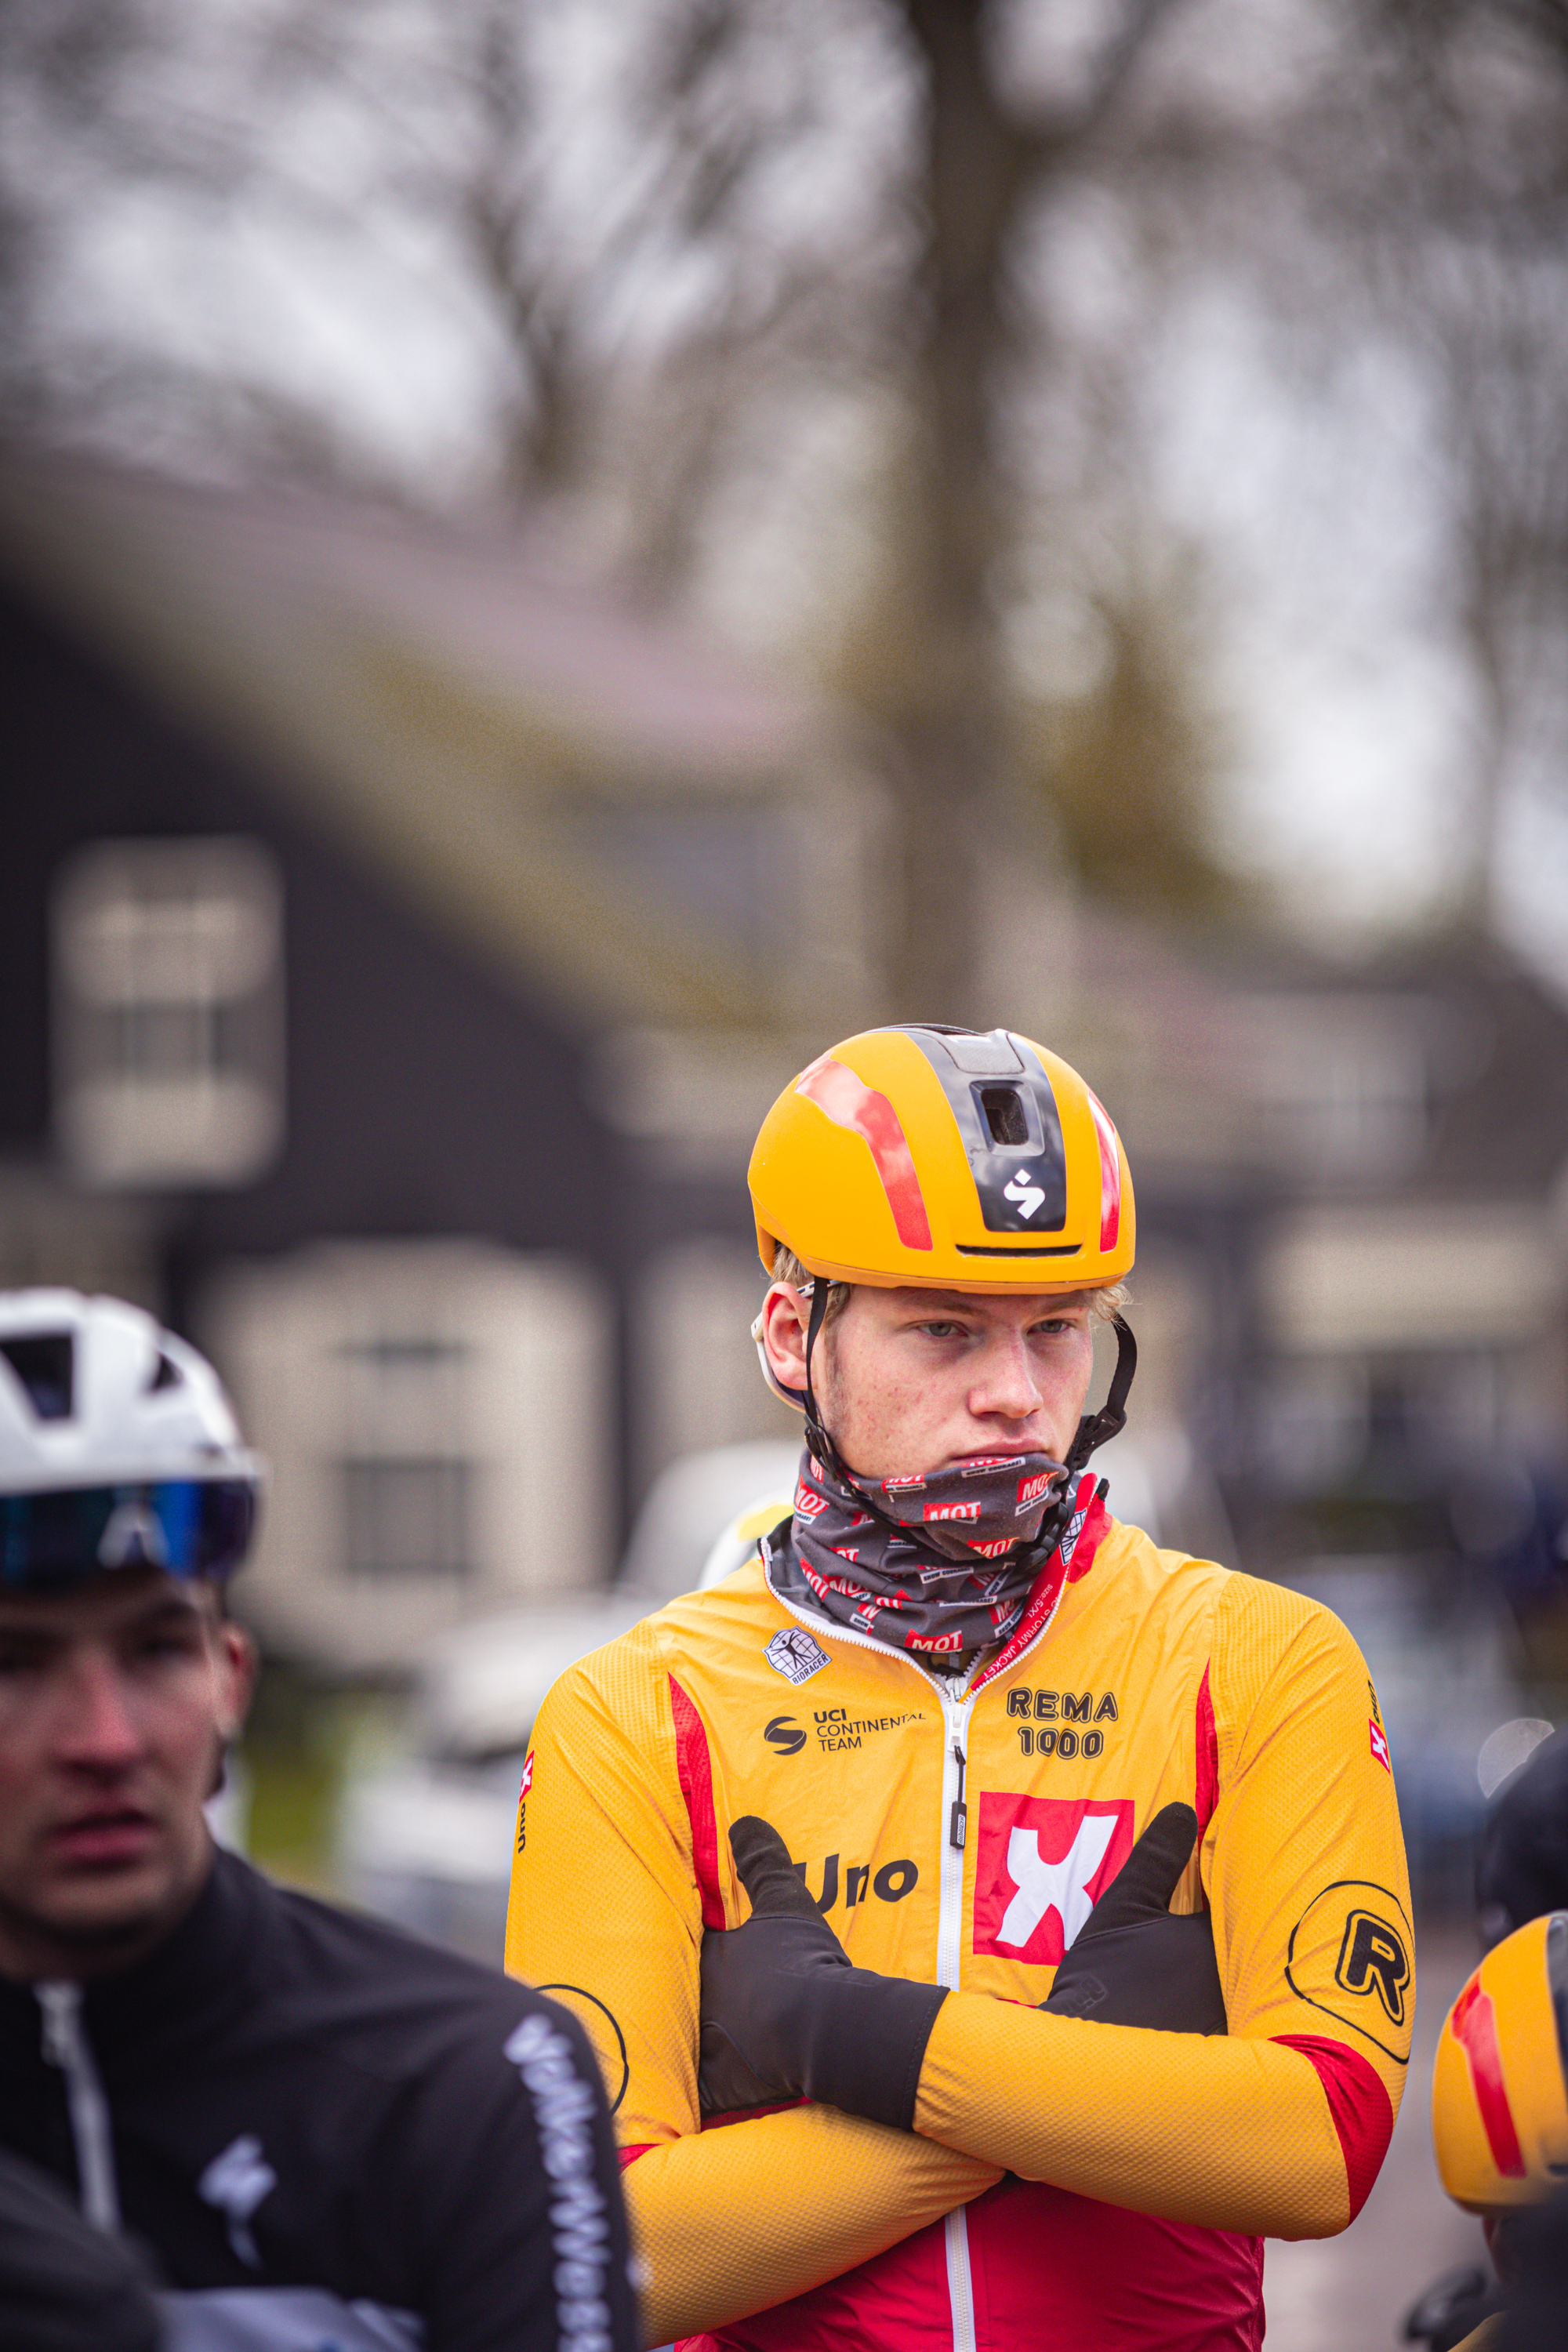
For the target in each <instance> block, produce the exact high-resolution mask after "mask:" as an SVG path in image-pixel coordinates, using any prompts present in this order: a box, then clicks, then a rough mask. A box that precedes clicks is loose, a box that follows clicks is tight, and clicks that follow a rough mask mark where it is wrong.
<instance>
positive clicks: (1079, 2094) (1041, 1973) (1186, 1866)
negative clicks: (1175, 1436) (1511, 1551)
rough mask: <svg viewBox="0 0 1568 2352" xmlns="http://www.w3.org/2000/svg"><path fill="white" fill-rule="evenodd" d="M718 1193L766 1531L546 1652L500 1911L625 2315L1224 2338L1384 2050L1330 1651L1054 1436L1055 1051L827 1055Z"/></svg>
mask: <svg viewBox="0 0 1568 2352" xmlns="http://www.w3.org/2000/svg"><path fill="white" fill-rule="evenodd" d="M751 1182H752V1198H753V1203H754V1206H755V1211H756V1219H757V1229H758V1241H759V1246H760V1249H761V1253H762V1257H763V1265H764V1268H765V1269H766V1271H767V1273H768V1275H769V1276H770V1278H771V1286H770V1288H769V1290H768V1292H767V1295H766V1297H765V1299H764V1302H763V1312H762V1314H761V1316H760V1317H759V1318H758V1325H757V1336H758V1341H759V1347H760V1349H761V1351H762V1355H763V1365H764V1369H765V1370H766V1373H767V1376H768V1378H769V1380H770V1381H772V1383H773V1385H774V1387H775V1388H777V1389H778V1390H779V1391H780V1392H781V1393H783V1394H784V1395H785V1396H787V1397H788V1398H789V1399H790V1400H791V1401H792V1402H795V1403H797V1404H799V1405H800V1407H801V1408H802V1410H803V1412H805V1418H806V1435H807V1445H806V1450H805V1454H804V1455H803V1459H802V1466H801V1475H800V1482H799V1486H798V1488H797V1491H796V1494H795V1503H794V1510H793V1515H791V1514H786V1515H784V1517H782V1518H781V1520H780V1523H779V1524H778V1525H776V1526H774V1527H773V1528H772V1529H771V1530H770V1531H769V1532H768V1533H767V1534H766V1535H765V1536H764V1537H763V1541H762V1544H761V1546H760V1548H759V1550H758V1551H757V1553H756V1554H755V1555H754V1556H753V1557H752V1559H750V1561H749V1562H748V1563H747V1564H746V1565H745V1566H743V1567H742V1568H741V1569H740V1570H738V1571H737V1572H736V1573H735V1574H733V1575H732V1576H731V1577H729V1578H728V1579H727V1580H725V1581H724V1582H723V1583H721V1585H719V1586H718V1587H717V1588H716V1589H715V1590H713V1591H706V1592H701V1593H697V1594H692V1595H689V1596H688V1597H687V1598H685V1599H682V1600H679V1601H675V1602H673V1603H671V1604H670V1606H669V1607H668V1608H666V1609H664V1610H662V1611H660V1612H658V1615H656V1616H654V1617H652V1618H650V1619H648V1620H647V1621H646V1622H644V1623H643V1624H641V1625H639V1626H637V1627H636V1628H635V1629H634V1630H633V1631H632V1632H631V1633H627V1634H626V1635H624V1636H623V1637H622V1638H621V1639H620V1640H618V1641H616V1642H615V1643H611V1644H610V1645H609V1646H608V1647H607V1648H606V1649H605V1650H602V1651H600V1652H598V1653H597V1654H595V1656H593V1657H591V1658H588V1659H586V1660H584V1662H583V1663H582V1664H580V1665H578V1666H577V1667H575V1668H574V1669H573V1670H572V1671H571V1672H570V1673H569V1674H567V1675H564V1676H563V1678H562V1680H561V1681H560V1682H559V1683H558V1684H557V1685H555V1688H554V1690H553V1691H552V1694H551V1696H550V1697H549V1699H548V1700H547V1701H546V1704H545V1706H544V1707H543V1708H542V1711H541V1714H540V1717H539V1721H538V1724H537V1726H536V1730H535V1738H534V1745H533V1748H532V1750H531V1754H530V1757H529V1759H528V1763H527V1765H526V1767H525V1769H524V1775H523V1794H522V1802H521V1808H520V1811H519V1816H518V1830H517V1850H516V1855H515V1862H514V1872H513V1883H512V1901H511V1907H510V1918H509V1923H508V1941H507V1957H508V1965H509V1966H510V1968H511V1969H514V1970H515V1971H516V1972H518V1973H519V1974H521V1975H523V1976H526V1977H528V1978H530V1979H532V1980H533V1981H534V1982H535V1983H538V1984H542V1985H546V1986H549V1987H550V1988H551V1989H552V1990H554V1991H555V1992H556V1994H557V1997H558V1998H561V1999H563V2000H567V2001H568V2002H569V2003H570V2004H571V2005H573V2006H574V2007H575V2009H576V2011H577V2012H578V2014H579V2015H580V2016H581V2017H582V2018H583V2020H584V2023H585V2024H586V2025H587V2027H588V2030H589V2032H590V2033H591V2034H592V2035H593V2037H594V2039H595V2045H596V2047H597V2050H598V2053H599V2056H600V2060H601V2063H602V2064H603V2066H604V2069H605V2074H606V2077H607V2080H608V2084H609V2088H610V2093H611V2096H612V2099H613V2100H615V2101H616V2121H617V2127H618V2130H619V2133H620V2137H621V2143H622V2153H623V2158H624V2160H625V2161H626V2165H627V2171H626V2189H627V2196H628V2202H629V2204H630V2207H631V2210H632V2216H633V2221H634V2227H635V2228H636V2230H637V2233H638V2236H639V2239H640V2242H641V2248H642V2252H643V2253H644V2255H645V2256H646V2258H647V2263H648V2266H649V2271H650V2274H651V2284H650V2286H649V2289H648V2294H647V2326H648V2330H649V2340H650V2341H654V2342H658V2341H661V2340H663V2339H664V2338H666V2337H668V2336H680V2337H682V2338H685V2339H687V2340H688V2341H689V2342H691V2343H693V2344H695V2345H698V2346H700V2347H704V2352H707V2347H731V2352H740V2347H750V2352H771V2347H780V2352H783V2347H789V2348H790V2352H804V2348H807V2347H809V2352H816V2347H821V2352H826V2348H827V2347H841V2346H844V2345H846V2344H855V2345H858V2346H865V2347H886V2352H928V2347H929V2352H938V2347H941V2352H948V2347H952V2352H969V2347H975V2352H1000V2347H1009V2352H1011V2347H1026V2346H1040V2347H1047V2346H1050V2347H1055V2346H1058V2345H1066V2344H1068V2343H1070V2344H1071V2345H1072V2346H1073V2347H1075V2352H1112V2347H1115V2348H1116V2352H1120V2347H1156V2346H1157V2347H1171V2352H1177V2347H1189V2352H1200V2347H1202V2352H1208V2347H1237V2352H1256V2347H1258V2345H1259V2344H1260V2342H1261V2338H1262V2326H1263V2309H1262V2258H1261V2257H1262V2250H1261V2239H1262V2237H1263V2236H1264V2235H1265V2234H1279V2235H1282V2236H1289V2237H1306V2236H1322V2235H1328V2234H1331V2232H1333V2231H1337V2230H1341V2229H1342V2228H1343V2227H1344V2226H1345V2224H1346V2222H1347V2221H1350V2220H1351V2219H1352V2216H1353V2215H1354V2213H1355V2212H1356V2211H1357V2210H1359V2208H1360V2206H1361V2204H1362V2202H1363V2200H1364V2199H1365V2197H1366V2194H1367V2192H1368V2190H1369V2189H1370V2188H1371V2186H1372V2183H1373V2179H1374V2178H1375V2177H1376V2173H1377V2170H1378V2168H1379V2165H1380V2164H1381V2162H1382V2159H1383V2157H1384V2152H1385V2150H1386V2147H1387V2144H1388V2138H1389V2135H1390V2132H1391V2130H1392V2128H1393V2122H1394V2113H1395V2110H1396V2108H1397V2105H1398V2102H1399V2098H1400V2095H1401V2091H1402V2088H1403V2084H1404V2075H1405V2063H1406V2060H1407V2057H1408V2049H1409V2032H1410V2020H1411V2012H1412V2009H1413V2005H1414V1995H1415V1983H1414V1973H1413V1970H1414V1959H1413V1953H1412V1946H1411V1933H1410V1923H1409V1893H1408V1885H1407V1881H1406V1875H1405V1857H1404V1850H1403V1845H1402V1842H1401V1838H1400V1832H1399V1822H1398V1815H1397V1810H1396V1805H1395V1801H1394V1782H1393V1778H1392V1773H1391V1769H1390V1759H1389V1754H1388V1746H1387V1742H1386V1739H1385V1738H1384V1731H1383V1725H1382V1721H1381V1718H1380V1716H1379V1713H1378V1707H1377V1701H1376V1697H1375V1695H1374V1694H1373V1689H1372V1686H1371V1685H1370V1683H1369V1681H1368V1679H1367V1675H1366V1670H1365V1667H1364V1665H1363V1661H1362V1659H1361V1657H1360V1655H1359V1654H1358V1653H1357V1650H1356V1648H1355V1644H1354V1643H1352V1640H1351V1639H1350V1637H1349V1635H1348V1634H1347V1633H1346V1632H1345V1631H1344V1629H1343V1627H1342V1625H1340V1624H1339V1622H1337V1621H1336V1620H1335V1619H1334V1618H1333V1617H1331V1615H1330V1614H1329V1613H1328V1612H1326V1611H1325V1610H1323V1609H1321V1608H1320V1607H1318V1606H1317V1605H1316V1604H1315V1603H1313V1602H1311V1601H1307V1600H1304V1599H1302V1598H1300V1596H1299V1595H1296V1594H1294V1593H1291V1592H1288V1591H1283V1590H1281V1589H1280V1588H1279V1587H1276V1586H1272V1585H1268V1584H1263V1583H1259V1582H1257V1581H1255V1580H1253V1579H1251V1578H1248V1577H1245V1576H1241V1575H1237V1574H1234V1573H1232V1572H1230V1571H1228V1570H1226V1569H1225V1568H1223V1567H1220V1566H1217V1565H1215V1563H1214V1562H1211V1561H1206V1560H1196V1559H1187V1558H1185V1557H1184V1556H1182V1555H1180V1554H1176V1553H1173V1552H1163V1551H1160V1550H1158V1549H1156V1548H1155V1546H1154V1545H1153V1544H1152V1542H1151V1541H1150V1539H1149V1538H1148V1537H1147V1536H1145V1535H1143V1534H1142V1533H1141V1532H1140V1531H1139V1530H1138V1529H1137V1528H1131V1527H1125V1526H1122V1525H1121V1524H1120V1523H1119V1522H1118V1521H1117V1520H1116V1519H1115V1517H1113V1516H1112V1510H1111V1498H1110V1497H1109V1496H1108V1495H1107V1492H1106V1489H1105V1486H1104V1484H1103V1482H1097V1480H1096V1478H1095V1475H1094V1474H1093V1472H1092V1471H1091V1470H1090V1469H1089V1466H1088V1465H1089V1456H1090V1454H1092V1451H1093V1449H1094V1447H1095V1445H1096V1444H1100V1443H1102V1442H1103V1440H1104V1439H1105V1438H1106V1437H1108V1436H1109V1435H1110V1434H1111V1433H1113V1432H1114V1430H1115V1429H1116V1428H1118V1427H1120V1425H1121V1416H1122V1408H1123V1406H1124V1403H1125V1397H1126V1391H1127V1385H1128V1382H1129V1381H1130V1380H1131V1371H1132V1366H1133V1362H1134V1360H1135V1354H1134V1349H1133V1347H1132V1340H1131V1332H1130V1331H1129V1330H1128V1329H1127V1327H1126V1325H1125V1323H1124V1322H1123V1321H1122V1319H1121V1314H1120V1311H1119V1310H1120V1307H1121V1304H1122V1303H1123V1300H1124V1293H1123V1292H1122V1291H1121V1287H1120V1286H1121V1282H1122V1278H1123V1277H1124V1276H1125V1275H1126V1274H1127V1272H1128V1270H1129V1269H1130V1267H1131V1263H1132V1255H1133V1202H1132V1191H1131V1179H1130V1176H1129V1173H1128V1170H1127V1164H1126V1159H1125V1155H1124V1154H1123V1152H1122V1150H1121V1143H1120V1140H1119V1139H1118V1137H1117V1134H1116V1130H1115V1129H1114V1127H1113V1126H1112V1124H1111V1122H1110V1118H1108V1117H1107V1116H1106V1113H1105V1111H1104V1110H1103V1108H1101V1106H1100V1103H1099V1102H1098V1101H1097V1100H1096V1098H1095V1097H1094V1096H1093V1094H1092V1093H1091V1092H1090V1090H1089V1087H1087V1086H1086V1085H1085V1084H1084V1082H1083V1080H1082V1079H1081V1078H1080V1077H1079V1076H1078V1075H1077V1073H1076V1072H1075V1071H1073V1070H1071V1069H1070V1068H1069V1067H1068V1066H1067V1064H1065V1063H1064V1062H1062V1061H1061V1060H1059V1059H1058V1057H1057V1056H1056V1055H1052V1054H1050V1053H1048V1052H1047V1050H1046V1049H1045V1048H1044V1047H1043V1046H1040V1045H1035V1044H1033V1043H1032V1042H1031V1041H1029V1040H1027V1039H1026V1038H1024V1037H1022V1036H1020V1035H1018V1034H1016V1033H1013V1032H1010V1031H1005V1030H994V1031H991V1032H989V1033H986V1034H973V1033H971V1032H968V1031H962V1030H951V1029H940V1028H937V1027H934V1026H931V1025H922V1026H910V1027H905V1028H889V1029H883V1030H875V1031H871V1032H868V1033H867V1034H864V1035H861V1036H858V1037H854V1038H851V1039H849V1040H847V1042H846V1043H845V1044H843V1045H837V1046H835V1047H834V1048H833V1049H832V1051H831V1052H830V1053H828V1054H826V1055H822V1056H821V1057H820V1059H819V1060H818V1061H816V1062H815V1063H814V1064H812V1065H811V1066H810V1067H809V1068H808V1069H806V1070H805V1071H804V1072H803V1073H801V1074H800V1076H798V1077H797V1078H796V1079H795V1080H794V1081H793V1082H792V1084H791V1085H790V1086H789V1087H786V1089H785V1090H784V1094H783V1095H781V1097H779V1100H778V1102H777V1103H775V1105H774V1106H773V1110H772V1111H771V1112H770V1113H769V1116H768V1118H767V1120H766V1122H765V1123H764V1125H763V1130H762V1133H761V1136H760V1137H759V1139H758V1143H757V1147H756V1150H755V1152H754V1154H753V1156H752V1170H751ZM1107 1314H1108V1315H1109V1316H1110V1319H1111V1320H1112V1321H1113V1323H1114V1326H1115V1328H1116V1332H1117V1337H1118V1342H1119V1350H1120V1353H1119V1362H1118V1370H1117V1375H1116V1378H1115V1379H1114V1380H1113V1381H1112V1385H1111V1393H1110V1400H1109V1402H1108V1404H1107V1406H1106V1407H1105V1408H1104V1409H1102V1410H1101V1411H1100V1412H1099V1413H1093V1414H1089V1415H1087V1416H1086V1415H1085V1414H1084V1411H1083V1408H1084V1404H1085V1401H1086V1398H1087V1392H1088V1387H1089V1372H1090V1369H1091V1360H1092V1339H1093V1328H1094V1322H1095V1319H1096V1318H1097V1316H1100V1315H1107Z"/></svg>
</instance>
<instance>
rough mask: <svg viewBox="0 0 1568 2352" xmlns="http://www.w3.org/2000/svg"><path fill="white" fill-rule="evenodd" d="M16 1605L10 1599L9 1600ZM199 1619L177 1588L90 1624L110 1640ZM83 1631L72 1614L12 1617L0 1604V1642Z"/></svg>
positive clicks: (64, 1638) (58, 1638)
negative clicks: (69, 1615)
mask: <svg viewBox="0 0 1568 2352" xmlns="http://www.w3.org/2000/svg"><path fill="white" fill-rule="evenodd" d="M11 1605H12V1606H15V1605H16V1604H15V1603H14V1602H13V1603H12V1604H11ZM191 1622H195V1623H197V1624H199V1623H201V1622H202V1612H201V1610H200V1609H199V1608H198V1606H197V1605H196V1603H195V1601H194V1600H190V1601H187V1600H185V1599H184V1598H183V1597H182V1596H181V1595H180V1594H179V1593H177V1592H161V1593H158V1594H156V1595H155V1596H153V1598H152V1599H150V1600H148V1601H145V1602H144V1603H143V1604H142V1607H140V1608H138V1609H130V1610H127V1612H126V1613H125V1615H124V1616H123V1617H110V1618H109V1619H107V1620H106V1621H102V1622H98V1623H96V1624H94V1626H93V1627H92V1629H91V1630H92V1632H93V1633H97V1634H100V1635H102V1636H104V1637H105V1638H107V1639H110V1640H113V1639H115V1638H116V1637H117V1636H119V1635H121V1634H123V1633H136V1632H142V1631H143V1630H145V1629H146V1628H147V1627H149V1626H153V1625H160V1624H168V1625H172V1624H175V1623H179V1624H189V1623H191ZM83 1631H84V1628H83V1626H82V1625H81V1623H80V1622H79V1621H78V1620H77V1619H75V1618H72V1617H68V1616H65V1615H61V1614H57V1613H56V1612H54V1611H52V1610H50V1611H49V1612H47V1614H45V1613H43V1612H40V1613H39V1614H38V1615H37V1616H31V1615H28V1616H23V1617H13V1616H12V1615H11V1614H10V1613H9V1610H8V1609H7V1608H6V1607H5V1605H3V1604H0V1642H39V1643H48V1642H53V1643H69V1642H72V1641H76V1640H79V1638H80V1637H81V1635H82V1633H83Z"/></svg>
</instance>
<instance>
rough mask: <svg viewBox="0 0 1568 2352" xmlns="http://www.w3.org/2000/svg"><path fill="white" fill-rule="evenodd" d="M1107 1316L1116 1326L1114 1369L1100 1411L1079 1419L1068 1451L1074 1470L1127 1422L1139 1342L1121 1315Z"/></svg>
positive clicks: (1136, 1366)
mask: <svg viewBox="0 0 1568 2352" xmlns="http://www.w3.org/2000/svg"><path fill="white" fill-rule="evenodd" d="M1110 1319H1111V1322H1112V1324H1113V1325H1114V1326H1115V1329H1116V1370H1115V1371H1114V1372H1112V1374H1111V1376H1110V1389H1109V1391H1108V1392H1107V1394H1106V1399H1105V1402H1104V1403H1103V1404H1102V1405H1101V1406H1100V1411H1099V1412H1086V1413H1085V1414H1084V1416H1083V1419H1082V1420H1081V1421H1080V1422H1079V1425H1078V1435H1077V1436H1076V1437H1075V1438H1074V1439H1073V1442H1072V1444H1071V1446H1070V1447H1069V1448H1068V1464H1067V1466H1068V1469H1069V1470H1070V1471H1072V1472H1074V1473H1075V1474H1076V1473H1077V1472H1078V1471H1079V1470H1081V1469H1082V1468H1083V1466H1084V1465H1085V1464H1086V1463H1087V1462H1088V1460H1089V1455H1090V1454H1092V1453H1093V1452H1094V1450H1095V1447H1096V1446H1097V1445H1103V1444H1105V1442H1106V1440H1107V1438H1110V1437H1115V1436H1117V1435H1118V1434H1119V1433H1120V1432H1121V1431H1122V1430H1123V1429H1125V1428H1126V1426H1127V1392H1128V1391H1129V1390H1130V1389H1131V1386H1132V1375H1133V1373H1134V1372H1135V1371H1136V1370H1138V1342H1137V1340H1136V1339H1134V1338H1133V1337H1132V1333H1131V1330H1130V1328H1128V1326H1127V1325H1126V1324H1125V1323H1124V1322H1123V1321H1122V1319H1121V1316H1120V1315H1113V1316H1112V1317H1111V1318H1110Z"/></svg>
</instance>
